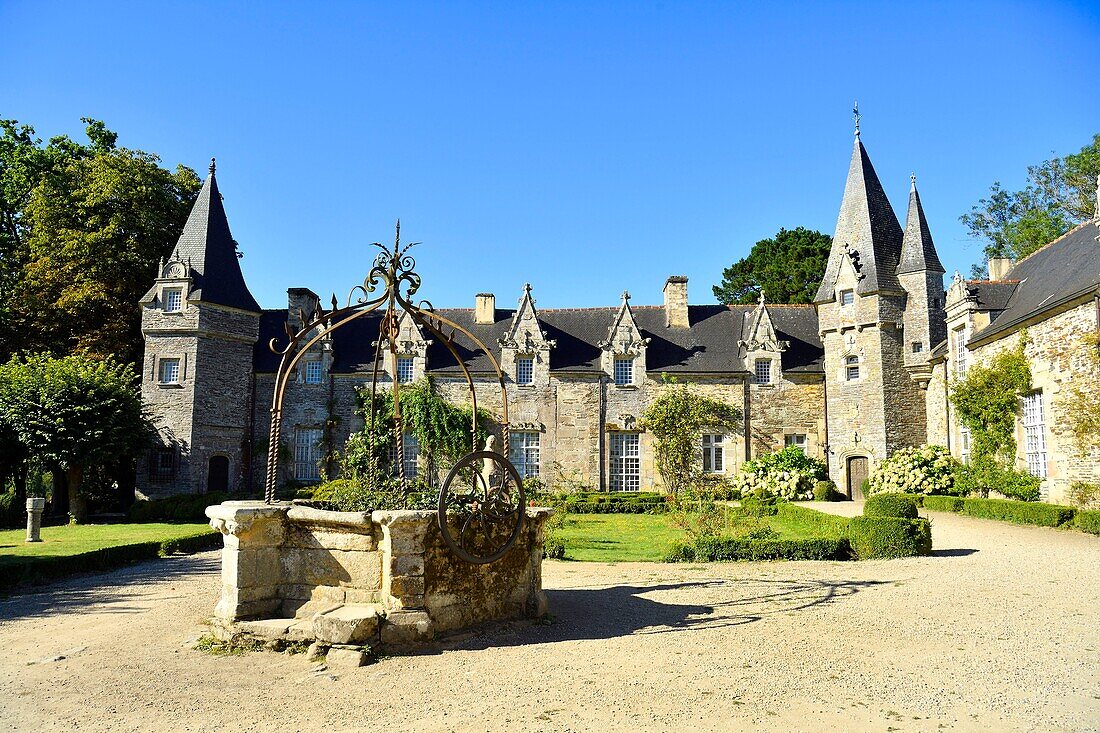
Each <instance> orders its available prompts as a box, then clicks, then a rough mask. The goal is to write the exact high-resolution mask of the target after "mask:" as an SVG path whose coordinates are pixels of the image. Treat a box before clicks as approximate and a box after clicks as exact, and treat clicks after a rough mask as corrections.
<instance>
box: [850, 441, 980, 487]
mask: <svg viewBox="0 0 1100 733" xmlns="http://www.w3.org/2000/svg"><path fill="white" fill-rule="evenodd" d="M959 466H960V464H959V462H958V461H956V460H955V459H954V458H952V457H951V454H950V453H949V452H948V450H947V449H946V448H944V447H943V446H941V445H919V446H911V447H908V448H900V449H898V450H896V451H894V454H893V455H891V456H890V457H889V458H887V459H886V460H885V461H883V462H882V463H881V464H880V465H879V467H878V468H876V469H875V470H874V472H873V473H872V474H871V476H870V477H869V479H868V489H869V491H870V492H871V493H872V494H877V493H880V492H894V493H910V494H950V493H953V489H954V486H955V474H956V472H957V471H958V470H959Z"/></svg>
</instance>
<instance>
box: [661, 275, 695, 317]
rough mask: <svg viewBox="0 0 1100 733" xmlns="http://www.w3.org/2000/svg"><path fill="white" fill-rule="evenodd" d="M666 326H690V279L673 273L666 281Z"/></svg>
mask: <svg viewBox="0 0 1100 733" xmlns="http://www.w3.org/2000/svg"><path fill="white" fill-rule="evenodd" d="M665 326H667V327H669V328H688V327H690V326H691V323H690V322H689V320H688V279H687V278H686V277H685V276H683V275H673V276H672V277H670V278H669V279H668V280H666V281H665Z"/></svg>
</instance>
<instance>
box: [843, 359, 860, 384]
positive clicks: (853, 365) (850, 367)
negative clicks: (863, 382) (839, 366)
mask: <svg viewBox="0 0 1100 733" xmlns="http://www.w3.org/2000/svg"><path fill="white" fill-rule="evenodd" d="M844 379H846V380H847V381H849V382H854V381H855V380H857V379H859V357H858V356H856V355H855V354H852V355H851V356H846V357H844Z"/></svg>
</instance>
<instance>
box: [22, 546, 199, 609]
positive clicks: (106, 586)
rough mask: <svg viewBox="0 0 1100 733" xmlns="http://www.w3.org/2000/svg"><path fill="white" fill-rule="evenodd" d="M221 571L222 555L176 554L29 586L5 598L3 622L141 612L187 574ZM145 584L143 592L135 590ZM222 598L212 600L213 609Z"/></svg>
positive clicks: (162, 597)
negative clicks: (86, 613) (153, 595)
mask: <svg viewBox="0 0 1100 733" xmlns="http://www.w3.org/2000/svg"><path fill="white" fill-rule="evenodd" d="M220 571H221V553H220V552H210V553H203V554H202V555H176V556H171V557H167V558H161V559H159V560H150V561H148V562H142V563H138V564H136V565H131V566H129V567H125V568H119V569H117V570H110V571H108V572H104V573H88V574H84V575H79V576H73V577H71V578H65V579H63V580H58V581H55V582H52V583H49V584H47V585H41V586H23V587H20V588H17V589H15V590H13V591H12V595H9V596H0V621H10V620H13V619H17V618H24V617H30V616H39V617H42V616H50V615H53V614H63V613H80V612H81V611H83V610H86V609H88V608H89V607H90V606H93V605H95V606H97V608H96V609H95V611H96V613H111V614H114V613H141V612H143V611H148V610H150V609H151V608H152V607H153V606H154V605H155V603H158V602H160V601H163V600H164V599H165V596H163V595H159V594H158V595H157V596H156V599H155V600H154V599H152V598H150V597H149V596H150V594H151V593H156V592H158V591H163V590H164V586H170V585H171V584H172V583H173V582H175V580H176V579H177V578H179V577H180V576H184V575H188V576H189V575H195V574H217V573H219V572H220ZM133 585H142V586H143V588H142V589H141V590H140V591H139V590H136V589H134V588H131V586H133ZM216 600H217V599H216V598H213V599H211V602H210V604H211V605H210V607H211V609H213V607H214V605H213V604H214V602H215V601H216Z"/></svg>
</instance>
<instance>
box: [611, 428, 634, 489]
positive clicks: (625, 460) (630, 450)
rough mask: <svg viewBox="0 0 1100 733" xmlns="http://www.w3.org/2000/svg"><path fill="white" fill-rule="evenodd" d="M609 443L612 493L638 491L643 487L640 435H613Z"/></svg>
mask: <svg viewBox="0 0 1100 733" xmlns="http://www.w3.org/2000/svg"><path fill="white" fill-rule="evenodd" d="M609 438H610V440H609V441H608V448H609V453H610V455H609V457H610V460H609V461H608V463H609V464H610V465H609V466H608V468H609V471H608V473H609V476H608V479H609V480H608V488H609V489H610V490H611V491H637V490H638V489H639V488H640V487H641V467H642V461H641V450H640V446H639V439H638V433H611V435H610V436H609Z"/></svg>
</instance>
